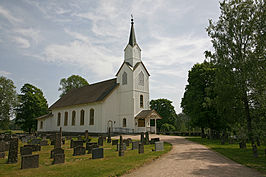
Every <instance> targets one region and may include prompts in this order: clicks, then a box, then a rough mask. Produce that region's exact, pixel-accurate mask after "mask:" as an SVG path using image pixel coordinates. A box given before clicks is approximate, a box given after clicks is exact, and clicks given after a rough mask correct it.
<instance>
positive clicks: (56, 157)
mask: <svg viewBox="0 0 266 177" xmlns="http://www.w3.org/2000/svg"><path fill="white" fill-rule="evenodd" d="M60 163H65V154H54V160H53V164H60Z"/></svg>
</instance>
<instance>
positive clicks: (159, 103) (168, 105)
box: [150, 99, 177, 130]
mask: <svg viewBox="0 0 266 177" xmlns="http://www.w3.org/2000/svg"><path fill="white" fill-rule="evenodd" d="M150 107H151V109H154V110H155V111H157V112H158V114H159V115H160V116H161V117H162V119H160V120H157V127H158V129H159V130H161V126H162V125H163V124H165V123H168V124H171V125H173V126H174V125H175V122H176V116H177V115H176V112H175V108H174V106H173V105H172V101H170V100H167V99H157V100H151V101H150Z"/></svg>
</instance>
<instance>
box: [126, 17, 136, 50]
mask: <svg viewBox="0 0 266 177" xmlns="http://www.w3.org/2000/svg"><path fill="white" fill-rule="evenodd" d="M131 17H132V16H131ZM128 44H129V45H131V46H132V47H134V45H135V44H137V41H136V37H135V31H134V20H133V17H132V18H131V29H130V36H129V42H128Z"/></svg>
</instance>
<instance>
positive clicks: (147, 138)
mask: <svg viewBox="0 0 266 177" xmlns="http://www.w3.org/2000/svg"><path fill="white" fill-rule="evenodd" d="M149 141H150V136H149V132H145V144H149Z"/></svg>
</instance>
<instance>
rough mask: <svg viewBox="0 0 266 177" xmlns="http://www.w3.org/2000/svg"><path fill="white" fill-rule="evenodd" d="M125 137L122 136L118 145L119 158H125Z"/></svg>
mask: <svg viewBox="0 0 266 177" xmlns="http://www.w3.org/2000/svg"><path fill="white" fill-rule="evenodd" d="M123 144H124V143H123V137H122V136H121V135H120V142H119V144H117V150H118V155H119V156H124V149H123Z"/></svg>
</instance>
